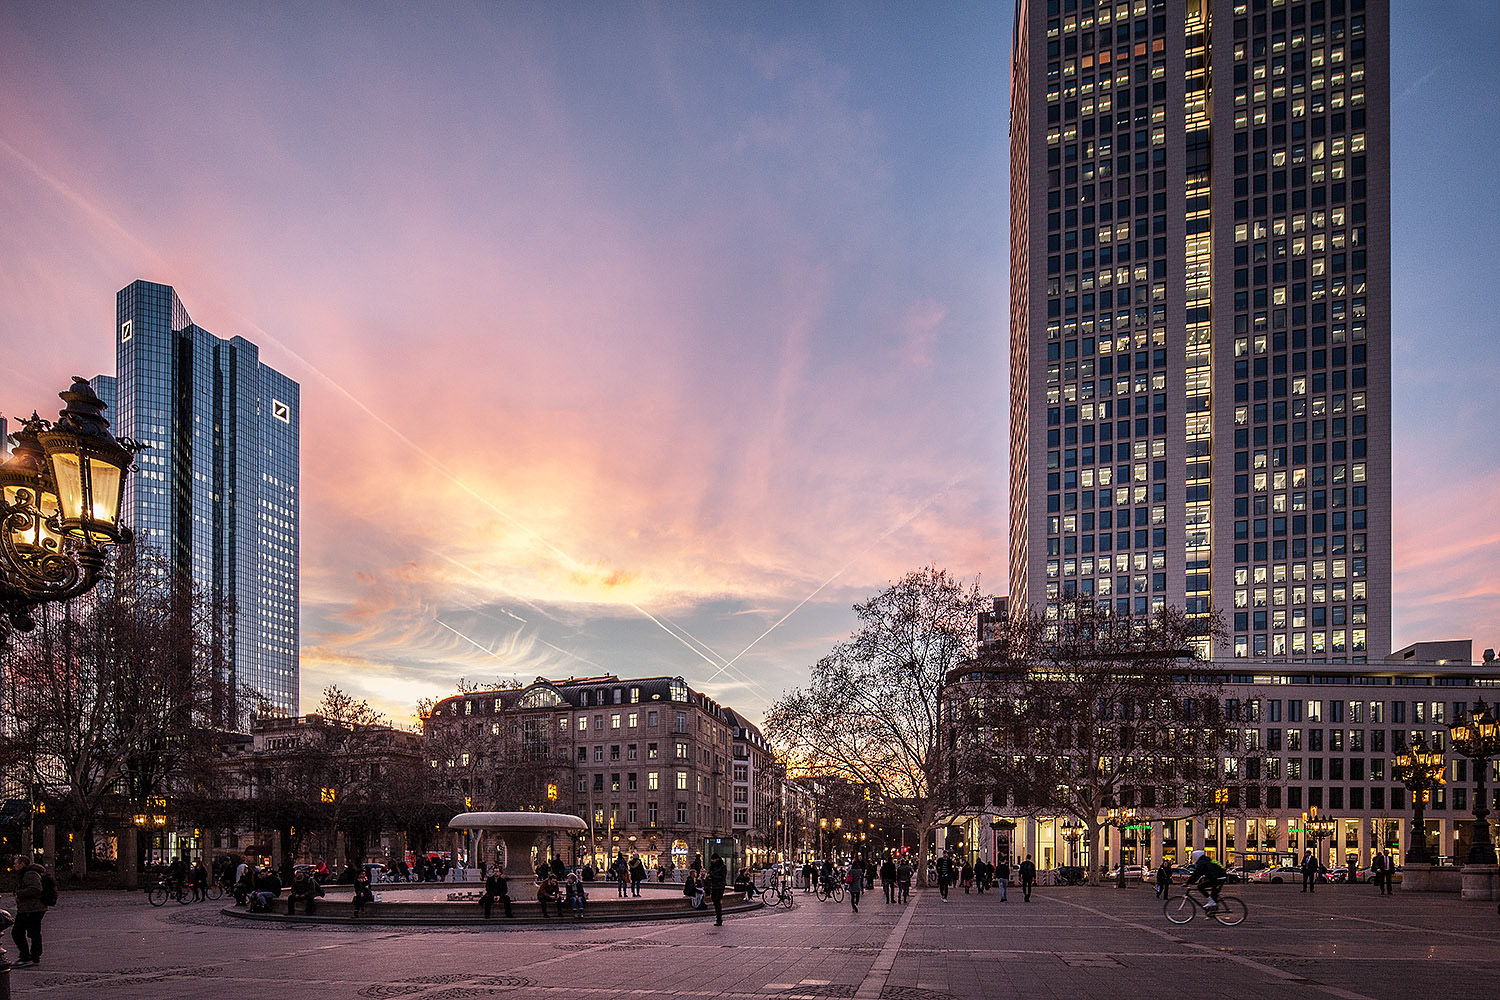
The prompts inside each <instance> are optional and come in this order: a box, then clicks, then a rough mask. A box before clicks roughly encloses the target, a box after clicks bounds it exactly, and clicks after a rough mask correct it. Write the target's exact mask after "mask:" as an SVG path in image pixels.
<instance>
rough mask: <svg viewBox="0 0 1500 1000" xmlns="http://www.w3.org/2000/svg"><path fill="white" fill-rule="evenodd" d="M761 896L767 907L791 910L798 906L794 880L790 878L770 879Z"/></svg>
mask: <svg viewBox="0 0 1500 1000" xmlns="http://www.w3.org/2000/svg"><path fill="white" fill-rule="evenodd" d="M768 883H769V884H767V885H766V887H765V888H764V889H762V890H761V895H762V897H763V898H764V899H765V902H766V905H767V906H783V907H786V908H787V909H788V910H790V909H791V908H792V907H793V906H796V905H797V894H796V893H795V892H793V891H792V880H791V879H789V878H780V879H770V880H768Z"/></svg>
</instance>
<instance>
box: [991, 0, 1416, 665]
mask: <svg viewBox="0 0 1500 1000" xmlns="http://www.w3.org/2000/svg"><path fill="white" fill-rule="evenodd" d="M1014 38H1015V48H1014V53H1013V58H1012V76H1011V397H1010V414H1011V540H1010V574H1011V590H1010V596H1011V599H1012V601H1014V602H1016V603H1017V604H1018V605H1019V606H1021V607H1031V608H1034V609H1037V608H1043V607H1047V608H1051V609H1056V608H1057V607H1058V606H1059V605H1060V603H1061V602H1063V601H1065V600H1066V599H1068V598H1073V597H1078V598H1083V599H1089V600H1094V601H1097V602H1099V605H1100V606H1101V607H1106V606H1107V607H1108V608H1109V610H1110V611H1111V612H1112V613H1114V614H1117V615H1130V616H1140V615H1149V614H1152V613H1154V612H1155V611H1157V610H1159V609H1161V608H1164V607H1169V606H1170V607H1178V608H1182V609H1185V610H1186V611H1187V613H1188V614H1190V615H1194V616H1203V615H1209V614H1213V613H1217V614H1221V615H1222V616H1223V619H1224V623H1225V625H1226V626H1227V627H1228V628H1229V635H1228V636H1227V637H1226V639H1225V640H1224V642H1223V643H1222V644H1221V645H1219V646H1218V647H1217V648H1213V649H1208V648H1205V649H1204V650H1203V652H1205V653H1209V654H1211V655H1213V656H1214V657H1216V658H1220V657H1221V658H1227V659H1243V658H1250V659H1254V658H1261V657H1264V658H1274V659H1279V660H1289V661H1293V662H1297V661H1306V662H1319V661H1334V660H1349V661H1362V660H1365V659H1367V658H1372V659H1377V660H1378V659H1383V658H1384V657H1385V656H1386V654H1387V653H1388V652H1389V650H1390V648H1391V647H1390V582H1391V462H1390V396H1391V392H1390V386H1391V371H1390V238H1391V228H1390V193H1389V187H1390V169H1389V164H1390V127H1389V117H1390V107H1389V106H1390V87H1389V79H1390V65H1389V52H1388V49H1389V12H1388V9H1387V5H1386V4H1385V3H1384V2H1377V0H1368V2H1367V0H1099V2H1095V0H1020V2H1018V4H1017V8H1016V26H1015V36H1014Z"/></svg>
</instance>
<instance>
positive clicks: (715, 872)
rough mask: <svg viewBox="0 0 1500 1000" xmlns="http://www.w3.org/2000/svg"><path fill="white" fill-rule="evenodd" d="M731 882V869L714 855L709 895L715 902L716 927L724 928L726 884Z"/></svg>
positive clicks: (711, 864)
mask: <svg viewBox="0 0 1500 1000" xmlns="http://www.w3.org/2000/svg"><path fill="white" fill-rule="evenodd" d="M728 881H729V867H728V866H727V865H725V864H724V859H723V858H721V857H719V855H718V854H717V853H715V854H714V857H713V860H712V861H710V862H709V863H708V894H709V895H710V896H712V897H713V901H714V926H715V927H723V926H724V884H725V883H726V882H728Z"/></svg>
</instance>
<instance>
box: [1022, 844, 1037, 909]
mask: <svg viewBox="0 0 1500 1000" xmlns="http://www.w3.org/2000/svg"><path fill="white" fill-rule="evenodd" d="M1034 885H1036V865H1035V864H1033V863H1032V861H1031V855H1029V854H1028V855H1026V860H1025V861H1022V862H1021V895H1022V896H1024V897H1026V902H1028V903H1029V902H1031V888H1032V886H1034Z"/></svg>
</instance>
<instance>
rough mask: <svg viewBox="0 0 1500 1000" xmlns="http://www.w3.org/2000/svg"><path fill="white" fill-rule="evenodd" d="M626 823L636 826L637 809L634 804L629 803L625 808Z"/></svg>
mask: <svg viewBox="0 0 1500 1000" xmlns="http://www.w3.org/2000/svg"><path fill="white" fill-rule="evenodd" d="M625 821H626V822H627V823H629V824H630V825H631V826H634V825H635V824H636V807H635V803H634V802H631V803H628V804H627V805H626V806H625Z"/></svg>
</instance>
